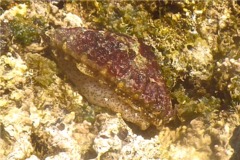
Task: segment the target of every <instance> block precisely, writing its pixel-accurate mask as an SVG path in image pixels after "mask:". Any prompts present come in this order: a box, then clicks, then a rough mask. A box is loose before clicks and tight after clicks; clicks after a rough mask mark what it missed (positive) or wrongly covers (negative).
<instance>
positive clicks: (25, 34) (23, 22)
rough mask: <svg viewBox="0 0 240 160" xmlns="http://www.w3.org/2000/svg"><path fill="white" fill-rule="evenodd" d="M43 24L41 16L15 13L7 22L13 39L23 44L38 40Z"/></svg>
mask: <svg viewBox="0 0 240 160" xmlns="http://www.w3.org/2000/svg"><path fill="white" fill-rule="evenodd" d="M44 24H45V22H44V19H43V18H39V17H38V18H37V17H32V18H25V17H23V16H21V15H17V16H16V17H15V18H14V19H13V20H11V21H10V22H9V25H10V28H11V30H12V34H13V39H14V41H15V42H17V43H19V44H21V45H23V46H27V45H30V44H31V43H34V42H35V43H36V42H40V40H41V38H40V37H41V34H42V31H43V29H44Z"/></svg>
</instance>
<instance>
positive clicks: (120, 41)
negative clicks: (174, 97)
mask: <svg viewBox="0 0 240 160" xmlns="http://www.w3.org/2000/svg"><path fill="white" fill-rule="evenodd" d="M54 43H55V44H56V46H58V47H62V46H64V45H65V48H64V50H67V51H66V52H69V53H70V55H71V56H72V57H74V58H75V59H76V60H77V61H79V62H82V63H84V64H86V65H87V66H89V68H91V69H92V70H94V71H95V72H98V71H99V72H100V71H101V70H103V69H105V70H106V74H104V75H103V76H105V77H104V78H105V79H110V80H109V81H111V82H112V83H113V84H114V86H115V87H117V86H118V84H119V83H120V82H122V83H123V84H124V86H123V87H122V88H120V90H121V91H122V92H125V94H126V97H129V98H130V99H132V100H133V101H136V103H137V104H141V108H142V110H143V112H146V113H147V114H146V115H148V114H149V115H151V116H152V117H155V118H160V119H163V120H166V121H168V119H169V118H170V117H172V115H173V109H172V104H171V99H170V96H169V92H168V90H167V87H166V85H165V83H164V81H163V78H162V76H161V73H160V71H159V66H158V64H157V62H156V56H155V54H154V53H153V51H152V48H151V47H150V46H147V45H146V44H144V43H143V42H142V41H141V40H138V39H137V38H132V37H129V36H125V35H118V34H114V33H111V32H107V31H98V30H90V29H84V28H71V29H58V30H56V32H55V34H54ZM84 56H85V57H87V60H86V59H83V58H82V57H84ZM93 66H94V67H93ZM135 94H137V95H139V96H138V99H134V98H132V96H133V95H135Z"/></svg>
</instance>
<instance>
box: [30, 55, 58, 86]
mask: <svg viewBox="0 0 240 160" xmlns="http://www.w3.org/2000/svg"><path fill="white" fill-rule="evenodd" d="M26 63H27V66H28V67H29V68H31V69H32V70H33V79H34V81H35V82H36V83H37V84H39V85H42V86H44V87H48V86H49V85H50V84H51V83H53V82H54V78H53V77H54V76H56V74H57V67H56V64H55V63H54V62H53V61H51V60H49V59H47V58H44V57H42V56H41V55H39V54H30V53H29V54H26Z"/></svg>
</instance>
